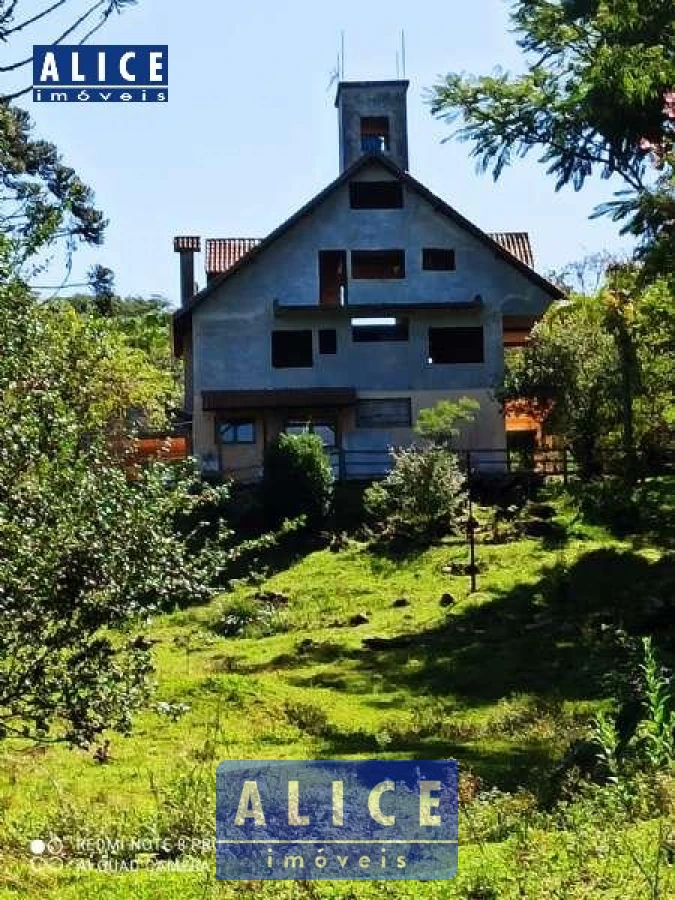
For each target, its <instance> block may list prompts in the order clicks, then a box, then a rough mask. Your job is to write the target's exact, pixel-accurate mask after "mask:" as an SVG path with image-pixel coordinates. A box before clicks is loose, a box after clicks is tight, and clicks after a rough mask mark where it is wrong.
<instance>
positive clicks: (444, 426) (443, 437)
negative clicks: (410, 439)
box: [415, 397, 480, 446]
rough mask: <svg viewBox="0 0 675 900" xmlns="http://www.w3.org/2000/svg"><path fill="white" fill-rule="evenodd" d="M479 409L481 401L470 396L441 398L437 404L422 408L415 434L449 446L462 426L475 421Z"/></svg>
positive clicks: (457, 435)
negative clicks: (452, 398)
mask: <svg viewBox="0 0 675 900" xmlns="http://www.w3.org/2000/svg"><path fill="white" fill-rule="evenodd" d="M479 409H480V403H478V402H477V401H476V400H472V399H471V398H470V397H460V398H459V400H456V401H453V400H439V402H438V403H437V404H436V405H435V406H432V407H428V408H427V409H422V410H420V413H419V415H418V417H417V422H416V423H415V434H417V435H418V436H419V437H421V438H423V439H424V440H428V441H432V442H433V443H435V444H443V445H446V446H449V445H450V444H451V443H452V441H453V440H454V438H456V437H459V435H460V434H461V431H462V427H463V426H464V425H468V424H469V423H470V422H473V420H474V419H475V418H476V413H477V412H478V410H479Z"/></svg>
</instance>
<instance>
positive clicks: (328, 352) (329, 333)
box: [319, 328, 337, 356]
mask: <svg viewBox="0 0 675 900" xmlns="http://www.w3.org/2000/svg"><path fill="white" fill-rule="evenodd" d="M319 353H323V354H324V356H334V355H335V354H336V353H337V331H336V330H335V329H334V328H321V329H319Z"/></svg>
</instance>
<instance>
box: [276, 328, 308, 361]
mask: <svg viewBox="0 0 675 900" xmlns="http://www.w3.org/2000/svg"><path fill="white" fill-rule="evenodd" d="M313 364H314V359H313V355H312V332H311V331H310V330H303V331H273V332H272V365H273V366H274V368H275V369H310V368H311V367H312V365H313Z"/></svg>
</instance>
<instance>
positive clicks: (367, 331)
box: [352, 319, 409, 344]
mask: <svg viewBox="0 0 675 900" xmlns="http://www.w3.org/2000/svg"><path fill="white" fill-rule="evenodd" d="M408 331H409V329H408V320H407V319H352V340H353V341H354V342H355V343H357V344H367V343H380V342H384V341H407V340H408Z"/></svg>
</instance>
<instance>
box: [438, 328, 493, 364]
mask: <svg viewBox="0 0 675 900" xmlns="http://www.w3.org/2000/svg"><path fill="white" fill-rule="evenodd" d="M484 358H485V350H484V347H483V329H482V328H481V327H472V328H430V329H429V363H430V364H431V365H451V364H458V363H482V362H484Z"/></svg>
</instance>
